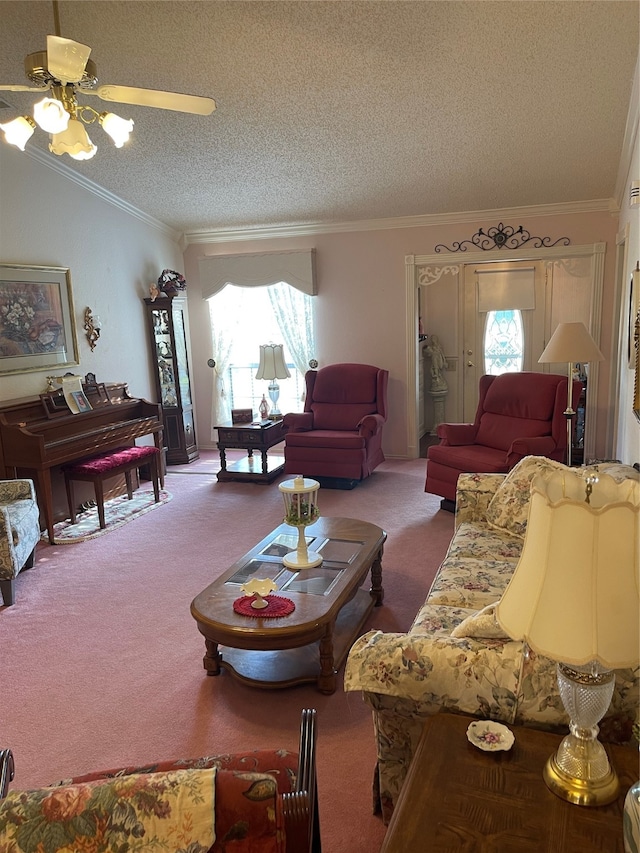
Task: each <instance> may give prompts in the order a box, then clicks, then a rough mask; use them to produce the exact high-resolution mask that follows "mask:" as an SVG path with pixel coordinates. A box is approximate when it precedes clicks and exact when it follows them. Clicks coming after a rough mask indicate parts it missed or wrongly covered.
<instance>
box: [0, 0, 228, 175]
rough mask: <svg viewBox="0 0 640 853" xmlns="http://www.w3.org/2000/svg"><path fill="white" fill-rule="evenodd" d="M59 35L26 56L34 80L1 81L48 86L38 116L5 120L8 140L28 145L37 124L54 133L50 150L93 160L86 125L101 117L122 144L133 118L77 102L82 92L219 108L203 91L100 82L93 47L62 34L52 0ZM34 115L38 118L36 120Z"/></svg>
mask: <svg viewBox="0 0 640 853" xmlns="http://www.w3.org/2000/svg"><path fill="white" fill-rule="evenodd" d="M52 3H53V17H54V24H55V31H56V34H55V35H48V36H47V49H46V50H42V51H38V52H37V53H30V54H29V55H28V56H27V57H26V58H25V61H24V65H25V72H26V75H27V77H28V79H29V80H30V81H31V83H32V84H33V85H31V86H24V85H19V84H14V85H0V90H1V91H5V92H42V91H43V90H48V92H47V95H46V96H45V97H44V98H43V100H42V101H39V102H38V103H37V104H35V105H34V108H33V116H34V117H33V118H31V116H19V117H18V118H16V119H13V121H10V122H7V123H6V124H0V130H2V131H4V135H5V140H6V141H7V142H8V143H9V144H11V145H15V146H16V147H17V148H19V149H20V150H21V151H24V148H25V145H26V143H27V142H28V140H29V139H30V138H31V136H32V135H33V133H34V131H35V129H36V126H39V127H41V128H42V130H44V131H46V132H47V133H49V134H50V141H49V150H50V151H52V152H53V153H54V154H59V155H62V154H68V155H69V156H70V157H73V158H74V159H75V160H88V159H90V158H91V157H93V156H94V154H95V153H96V151H97V146H95V145H94V144H93V142H91V140H90V139H89V136H88V134H87V131H86V130H85V127H84V126H85V125H89V124H93V123H94V122H96V121H97V122H98V124H100V126H101V127H102V129H103V130H104V131H105V132H106V133H107V134H109V136H110V137H111V138H112V139H113V141H114V143H115V146H116V148H121V147H122V146H123V144H124V143H125V142H126V141H127V140H128V138H129V134H130V133H131V130H132V129H133V121H132V120H131V119H123V118H120V116H117V115H115V113H110V112H98V111H97V110H94V109H93V107H90V106H86V105H80V104H78V100H77V96H78V95H79V94H82V95H83V96H84V95H89V96H97V97H98V98H100V99H101V100H103V101H110V102H115V103H120V104H135V105H137V106H143V107H156V108H157V109H161V110H176V111H178V112H184V113H193V114H195V115H210V114H211V113H212V112H213V111H214V110H215V108H216V102H215V101H214V100H213V98H205V97H201V96H199V95H182V94H179V93H178V92H164V91H160V90H156V89H140V88H137V87H134V86H116V85H112V84H103V85H101V86H98V78H97V76H96V66H95V63H94V62H93V61H92V60H91V59H89V54H90V53H91V48H90V47H88V46H87V45H86V44H80V43H79V42H77V41H72V40H71V39H66V38H61V36H60V20H59V16H58V0H52ZM34 119H35V121H34Z"/></svg>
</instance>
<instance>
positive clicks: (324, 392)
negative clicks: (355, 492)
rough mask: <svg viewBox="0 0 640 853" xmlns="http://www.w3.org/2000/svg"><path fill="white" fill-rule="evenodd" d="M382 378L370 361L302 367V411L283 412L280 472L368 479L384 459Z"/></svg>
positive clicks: (352, 480) (383, 372)
mask: <svg viewBox="0 0 640 853" xmlns="http://www.w3.org/2000/svg"><path fill="white" fill-rule="evenodd" d="M388 380H389V371H388V370H382V369H380V368H378V367H374V366H373V365H370V364H330V365H328V366H327V367H323V368H321V369H320V370H308V371H307V373H306V374H305V381H306V386H307V393H306V399H305V403H304V411H303V412H289V413H288V414H286V415H285V416H284V426H285V428H286V430H287V433H286V435H285V445H284V459H285V466H284V470H285V473H286V474H301V475H303V476H305V477H317V478H320V479H324V480H325V481H326V480H327V479H329V480H338V481H342V482H343V483H349V482H350V483H351V485H355V483H356V482H357V481H359V480H363V479H364V478H365V477H368V476H369V474H371V472H372V471H373V470H374V468H376V467H377V466H378V465H380V463H381V462H384V454H383V452H382V427H383V424H384V422H385V421H386V419H387V384H388ZM325 484H326V483H325ZM336 485H338V484H336Z"/></svg>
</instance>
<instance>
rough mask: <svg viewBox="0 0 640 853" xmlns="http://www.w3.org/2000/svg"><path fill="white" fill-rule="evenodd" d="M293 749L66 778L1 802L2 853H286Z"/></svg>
mask: <svg viewBox="0 0 640 853" xmlns="http://www.w3.org/2000/svg"><path fill="white" fill-rule="evenodd" d="M297 764H298V756H297V753H293V752H289V751H288V750H255V751H253V752H246V753H235V754H233V755H221V756H212V757H206V758H198V759H190V760H179V761H164V762H159V763H155V764H149V765H145V766H144V767H124V768H119V769H115V770H107V771H101V772H98V773H89V774H86V775H84V776H77V777H75V778H73V779H66V780H63V781H61V782H58V783H57V784H55V785H53V786H51V787H48V788H41V789H38V790H34V791H12V792H10V793H9V794H8V795H7V797H6V798H5V799H4V800H3V801H1V802H0V839H1V841H0V849H1V850H2V851H3V853H43V851H45V853H71V851H73V852H74V853H75V852H76V851H80V850H81V851H84V853H121V851H124V850H129V851H131V853H133V851H136V850H145V851H149V853H152V851H158V853H225V851H226V853H229V851H230V850H233V851H234V853H253V851H255V850H260V851H265V853H283V851H284V850H285V841H286V839H285V833H284V825H283V819H282V810H281V807H280V797H281V795H282V794H283V793H288V792H290V791H292V790H294V789H295V785H296V773H297Z"/></svg>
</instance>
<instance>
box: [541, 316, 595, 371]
mask: <svg viewBox="0 0 640 853" xmlns="http://www.w3.org/2000/svg"><path fill="white" fill-rule="evenodd" d="M561 361H566V362H569V361H571V362H576V361H579V362H581V363H582V364H586V363H588V362H590V361H604V356H603V355H602V353H601V352H600V350H599V349H598V346H597V344H596V342H595V341H594V340H593V338H592V337H591V335H590V334H589V332H588V331H587V327H586V326H585V325H584V323H559V324H558V325H557V326H556V329H555V331H554V333H553V334H552V335H551V338H550V339H549V343H548V344H547V345H546V347H545V348H544V352H543V353H542V355H541V356H540V358H539V359H538V362H539V363H541V364H545V363H548V362H561Z"/></svg>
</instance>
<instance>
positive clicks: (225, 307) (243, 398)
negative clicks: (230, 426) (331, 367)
mask: <svg viewBox="0 0 640 853" xmlns="http://www.w3.org/2000/svg"><path fill="white" fill-rule="evenodd" d="M208 304H209V314H210V319H211V333H212V340H213V344H214V345H213V350H214V353H215V360H216V375H217V379H218V384H219V389H220V397H219V404H218V414H217V417H216V420H217V421H219V422H223V421H227V420H229V419H230V417H231V409H236V408H240V409H242V408H252V409H253V410H254V412H257V411H258V406H259V403H260V400H261V399H262V395H263V394H264V395H265V396H266V397H267V400H268V399H269V398H268V393H267V387H268V384H269V383H268V382H267V381H264V380H257V379H256V378H255V374H256V371H257V369H258V362H259V348H260V344H267V343H282V344H283V345H284V354H285V361H286V363H287V367H288V368H289V372H290V373H291V378H289V379H281V380H278V384H279V386H280V398H279V406H280V409H281V411H282V412H289V411H301V409H302V405H303V399H304V373H305V372H306V370H307V369H308V367H309V359H310V358H313V357H314V355H315V352H314V350H315V347H314V346H313V340H314V336H313V311H312V297H310V296H307V295H306V294H304V293H301V292H300V291H299V290H296V289H295V288H292V287H290V286H289V285H288V284H285V283H284V282H280V283H278V284H275V285H270V286H268V287H250V288H246V287H236V286H234V285H227V286H226V287H225V288H224V289H223V290H221V291H219V292H218V293H217V294H216V295H215V296H212V297H211V298H210V299H209V300H208ZM225 413H226V414H225Z"/></svg>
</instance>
